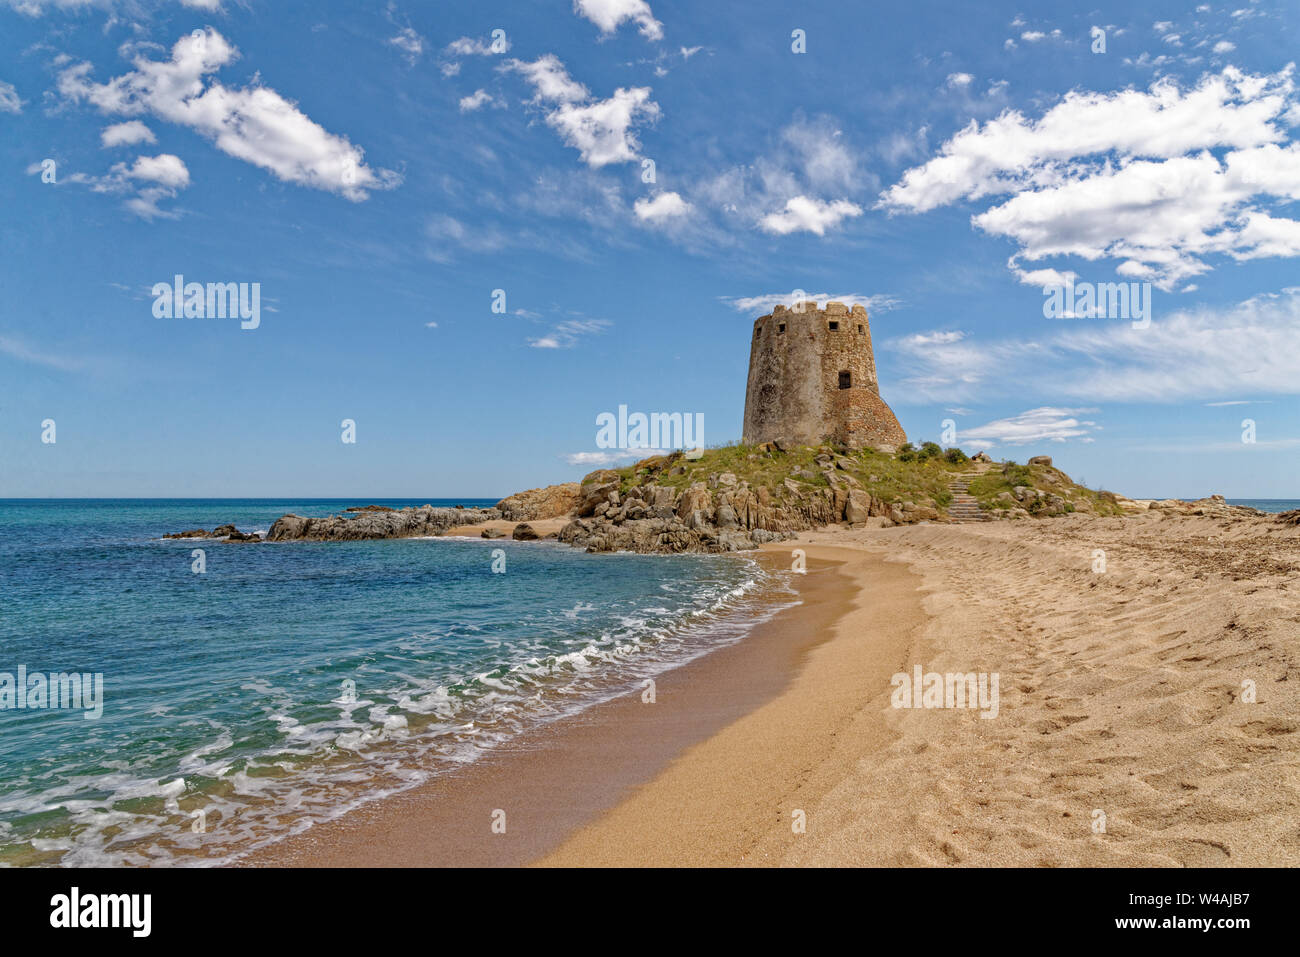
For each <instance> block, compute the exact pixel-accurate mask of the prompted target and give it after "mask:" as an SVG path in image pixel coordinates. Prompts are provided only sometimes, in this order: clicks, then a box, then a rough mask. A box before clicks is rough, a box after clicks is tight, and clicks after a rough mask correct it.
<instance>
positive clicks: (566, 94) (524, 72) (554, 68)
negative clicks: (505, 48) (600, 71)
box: [501, 53, 591, 103]
mask: <svg viewBox="0 0 1300 957" xmlns="http://www.w3.org/2000/svg"><path fill="white" fill-rule="evenodd" d="M501 69H503V70H514V71H515V72H517V73H519V74H520V75H521V76H522V77H523V78H524V79H525V80H527V81H528V82H529V83H530V84H532V87H533V91H534V94H535V95H534V97H533V101H534V102H536V103H542V102H547V101H550V102H553V103H581V102H582V101H583V100H586V99H588V98H589V97H590V96H591V91H590V90H588V89H587V88H586V87H585V86H583V85H582V84H581V83H579V82H577V81H576V80H574V79H573V78H572V77H570V76H569V71H568V70H566V69H565V68H564V64H563V63H561V62H560V58H559V57H557V56H556V55H555V54H554V53H546V54H543V55H542V56H540V57H538V58H537V59H536V60H533V61H532V62H531V63H527V62H525V61H523V60H510V61H508V62H506V63H505V64H504V65H503V66H502V67H501Z"/></svg>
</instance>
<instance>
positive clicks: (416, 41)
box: [388, 27, 424, 64]
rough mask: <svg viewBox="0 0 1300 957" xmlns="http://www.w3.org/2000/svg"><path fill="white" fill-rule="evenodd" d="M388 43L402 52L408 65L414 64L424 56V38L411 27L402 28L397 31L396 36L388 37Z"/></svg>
mask: <svg viewBox="0 0 1300 957" xmlns="http://www.w3.org/2000/svg"><path fill="white" fill-rule="evenodd" d="M388 42H389V43H390V44H392V45H393V46H395V47H397V49H399V50H401V51H402V53H403V54H404V55H405V56H406V61H407V62H408V63H411V64H414V63H415V61H416V60H418V59H420V57H422V56H423V55H424V37H422V36H420V34H418V33H416V32H415V30H413V29H412V28H411V27H402V28H401V29H400V30H398V31H397V36H395V37H390V38H389V40H388Z"/></svg>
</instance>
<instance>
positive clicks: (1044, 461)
mask: <svg viewBox="0 0 1300 957" xmlns="http://www.w3.org/2000/svg"><path fill="white" fill-rule="evenodd" d="M1029 464H1030V465H1047V466H1050V465H1051V464H1052V457H1051V456H1050V455H1035V456H1034V457H1033V458H1031V459H1030V460H1029Z"/></svg>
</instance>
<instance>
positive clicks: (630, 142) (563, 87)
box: [502, 53, 659, 168]
mask: <svg viewBox="0 0 1300 957" xmlns="http://www.w3.org/2000/svg"><path fill="white" fill-rule="evenodd" d="M502 69H505V70H511V71H514V72H516V73H519V74H520V75H521V76H522V77H523V78H524V79H525V80H527V81H528V83H529V84H531V85H532V87H533V90H534V92H535V95H534V97H533V102H534V103H536V104H540V105H542V106H543V107H544V108H545V109H546V123H547V125H548V126H550V127H551V128H552V129H554V130H555V131H556V132H558V133H559V134H560V138H561V139H563V140H564V142H565V143H566V144H567V145H569V146H571V147H573V148H574V149H576V150H577V151H578V152H579V154H581V157H582V161H583V162H584V163H586V164H587V165H588V166H590V167H592V168H599V167H601V166H607V165H609V164H610V163H627V162H630V161H632V160H634V159H636V158H637V156H638V154H639V151H640V149H641V143H640V141H639V140H638V139H637V136H636V133H635V131H634V127H636V126H637V125H639V124H641V123H649V122H653V121H654V120H656V119H658V117H659V104H657V103H655V102H654V101H653V100H651V99H650V88H649V87H633V88H630V89H628V88H624V87H619V88H618V89H617V90H615V91H614V94H613V96H611V97H610V98H609V99H607V100H597V99H594V98H593V97H592V96H591V93H590V92H589V91H588V90H587V88H586V87H585V86H583V85H582V84H581V83H578V82H576V81H575V80H573V79H572V78H571V77H570V76H569V73H568V71H567V70H566V69H565V67H564V64H563V63H561V62H560V60H559V58H558V57H556V56H555V54H553V53H548V54H545V55H543V56H541V57H539V58H538V59H536V60H534V61H532V62H531V63H526V62H523V61H521V60H510V61H509V62H507V63H505V64H504V65H503V66H502Z"/></svg>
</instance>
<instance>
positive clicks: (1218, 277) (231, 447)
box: [0, 0, 1300, 498]
mask: <svg viewBox="0 0 1300 957" xmlns="http://www.w3.org/2000/svg"><path fill="white" fill-rule="evenodd" d="M493 7H494V8H493V9H489V8H488V5H485V4H481V3H470V2H464V3H440V4H438V5H437V6H436V7H435V6H433V5H430V4H417V3H414V2H407V3H390V4H387V5H383V4H375V5H373V6H369V7H368V8H367V9H365V10H361V9H357V5H353V4H342V3H329V2H320V3H311V4H306V3H303V4H283V3H275V4H272V3H267V2H262V0H243V2H232V0H220V2H217V0H182V2H178V0H171V2H163V0H157V2H145V0H138V2H129V3H128V2H111V0H100V2H69V0H8V2H4V0H0V170H3V175H0V208H2V209H3V211H4V212H3V214H2V216H0V241H2V246H3V251H4V256H3V261H2V262H0V496H45V495H51V496H84V495H100V496H191V495H192V496H243V495H256V496H313V495H320V496H334V495H339V496H356V497H358V498H364V497H381V496H384V497H388V496H402V497H407V496H409V497H429V498H433V497H440V496H461V495H474V496H480V495H481V496H494V495H504V494H507V493H509V492H512V491H516V490H519V489H521V488H526V487H533V486H538V485H543V484H548V483H551V482H557V481H566V480H572V479H574V478H577V477H579V476H580V475H582V474H583V473H585V472H586V471H589V470H590V469H591V468H592V467H594V465H595V464H596V463H598V462H600V461H602V457H603V456H604V457H608V455H609V453H602V452H601V451H600V450H598V449H597V447H596V441H595V439H596V424H595V420H596V416H597V415H599V414H600V413H602V412H606V411H615V410H617V408H618V406H619V405H620V404H622V405H627V406H628V407H629V409H631V410H641V411H645V412H653V411H662V412H674V411H679V412H689V413H702V414H703V415H704V421H705V437H706V441H708V442H710V443H717V442H722V441H726V440H730V439H734V438H738V437H739V434H740V425H741V415H742V411H743V406H744V386H745V370H746V363H747V360H748V349H749V336H750V329H751V323H752V320H753V319H754V318H756V317H757V316H758V315H760V314H762V313H764V312H768V311H770V307H771V304H772V303H775V302H789V301H790V300H791V298H792V296H793V295H794V291H795V290H803V291H805V292H806V293H807V294H808V296H809V298H812V297H817V298H822V299H825V298H835V299H840V300H842V301H848V302H863V303H865V304H866V305H867V306H868V308H869V310H870V311H871V317H872V319H871V321H872V331H873V336H874V339H875V347H876V356H877V363H878V366H879V372H880V382H881V391H882V394H883V395H884V397H885V399H886V400H887V401H888V402H889V403H890V404H891V405H892V406H893V408H894V409H895V411H896V412H897V413H898V416H899V419H900V421H901V422H902V424H903V426H904V428H905V429H906V430H907V432H908V434H909V436H911V437H912V438H913V439H914V440H916V441H921V440H924V439H936V440H937V439H939V438H940V437H941V431H942V429H943V423H944V420H945V419H951V420H953V422H955V424H956V428H957V430H958V439H957V441H958V443H959V444H961V445H962V446H963V447H964V448H966V449H967V451H969V452H974V451H976V450H978V449H980V448H988V449H990V450H991V451H992V452H993V454H994V455H996V456H998V457H1011V458H1016V459H1019V460H1021V461H1023V460H1024V459H1025V458H1027V457H1028V456H1030V455H1034V454H1038V453H1048V454H1051V455H1053V456H1054V457H1055V459H1056V462H1057V464H1058V465H1060V466H1062V467H1063V468H1065V469H1066V470H1067V471H1069V472H1070V473H1071V474H1072V475H1073V476H1074V477H1075V478H1076V479H1082V480H1086V481H1087V482H1088V483H1089V484H1091V485H1093V486H1094V487H1095V486H1105V487H1108V488H1113V489H1115V490H1117V491H1121V492H1124V493H1127V494H1130V495H1133V496H1151V495H1161V496H1164V495H1178V496H1199V495H1202V494H1208V493H1209V492H1212V491H1217V492H1223V493H1225V494H1227V495H1228V496H1230V497H1295V496H1297V494H1298V493H1300V488H1298V487H1297V483H1296V480H1295V475H1296V473H1297V466H1298V465H1300V424H1298V423H1297V416H1296V413H1297V402H1296V394H1297V392H1298V391H1300V375H1298V374H1297V370H1298V368H1300V359H1298V358H1297V356H1298V354H1300V350H1297V345H1300V279H1298V270H1297V264H1298V260H1297V257H1298V256H1300V223H1297V221H1296V220H1297V219H1300V202H1298V200H1300V91H1298V90H1297V83H1298V82H1300V78H1297V76H1296V74H1295V71H1294V66H1293V62H1292V61H1293V60H1294V59H1296V57H1297V51H1300V42H1298V41H1300V31H1298V30H1297V22H1298V21H1300V15H1298V14H1297V12H1296V9H1295V7H1294V5H1293V4H1291V5H1288V4H1286V3H1270V2H1266V0H1260V2H1258V3H1252V2H1250V0H1232V2H1230V3H1228V4H1226V5H1219V4H1217V3H1211V4H1195V3H1150V4H1134V3H1131V2H1124V3H1118V2H1117V3H1109V4H1100V5H1097V6H1095V7H1094V8H1092V9H1088V10H1086V11H1081V10H1078V9H1076V8H1075V7H1074V6H1073V5H1068V4H1055V3H1046V4H1035V5H1032V6H1029V5H1026V4H1023V3H1019V4H1001V3H996V2H995V3H983V4H980V5H979V12H978V13H975V12H969V11H968V5H965V4H961V5H955V4H951V3H927V2H918V3H910V4H901V5H881V4H871V5H869V6H868V5H860V4H847V3H843V4H841V3H822V2H812V3H807V4H803V5H800V6H799V7H798V8H794V7H791V5H789V4H783V3H763V2H746V3H709V4H702V3H687V2H666V0H649V2H645V0H577V2H576V3H575V2H574V0H537V2H530V3H514V4H498V5H493ZM958 11H960V12H958ZM495 31H500V32H495ZM795 31H802V33H801V36H802V41H803V47H804V50H805V52H802V53H800V52H795V47H796V46H798V45H799V43H798V39H799V37H798V36H795V35H794V33H795ZM1099 40H1104V47H1105V49H1104V52H1102V51H1100V50H1097V49H1096V48H1098V47H1099V46H1101V45H1102V44H1101V43H1100V42H1099ZM47 160H52V161H53V177H52V178H53V180H54V181H53V182H48V181H47V180H48V179H50V178H51V177H50V176H49V175H48V174H47V173H46V172H45V171H46V170H47V169H48V167H49V164H46V163H45V161H47ZM646 161H652V163H653V176H652V177H651V176H650V172H651V169H650V168H649V167H648V166H647V164H646ZM176 274H181V275H184V276H185V277H186V280H187V281H197V282H243V283H258V284H260V294H261V321H260V325H259V326H258V327H257V328H256V329H241V328H240V325H239V322H238V321H237V320H229V319H200V318H191V319H163V318H157V317H156V316H155V315H154V309H153V306H154V300H153V295H152V293H151V289H152V287H153V286H154V284H155V283H159V282H166V283H169V282H171V281H172V277H173V276H175V275H176ZM1066 278H1070V279H1072V280H1073V281H1074V282H1076V283H1086V282H1096V283H1106V282H1117V281H1124V282H1144V283H1150V284H1151V287H1150V290H1151V302H1152V313H1151V322H1150V324H1149V325H1147V326H1146V327H1145V328H1135V327H1134V326H1133V324H1132V323H1130V322H1129V321H1127V320H1125V319H1119V318H1082V317H1080V318H1066V319H1048V318H1045V317H1044V314H1043V304H1044V291H1043V287H1044V285H1045V284H1048V283H1051V282H1057V283H1059V282H1061V281H1063V280H1064V279H1066ZM494 290H503V291H504V293H505V311H504V312H494V311H493V308H492V306H493V301H494V300H493V293H494ZM47 419H52V420H54V421H55V423H56V429H57V431H56V437H57V441H56V442H55V443H53V444H48V443H43V442H42V441H41V436H42V422H44V421H45V420H47ZM344 419H351V420H353V421H354V422H355V423H356V442H355V444H345V443H344V442H342V441H341V440H340V435H341V431H342V430H341V422H342V421H343V420H344ZM1245 419H1250V420H1252V421H1253V422H1254V423H1255V438H1256V441H1255V442H1253V443H1244V442H1243V441H1242V434H1243V425H1242V423H1243V420H1245Z"/></svg>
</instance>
